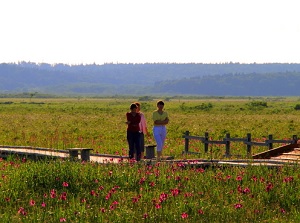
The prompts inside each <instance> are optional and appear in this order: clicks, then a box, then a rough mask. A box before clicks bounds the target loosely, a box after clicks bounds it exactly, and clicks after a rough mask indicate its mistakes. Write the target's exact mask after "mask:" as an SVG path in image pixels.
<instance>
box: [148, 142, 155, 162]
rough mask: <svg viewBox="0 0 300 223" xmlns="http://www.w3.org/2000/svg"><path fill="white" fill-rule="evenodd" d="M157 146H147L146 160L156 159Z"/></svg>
mask: <svg viewBox="0 0 300 223" xmlns="http://www.w3.org/2000/svg"><path fill="white" fill-rule="evenodd" d="M155 147H156V145H155V144H149V145H145V149H146V159H153V158H155Z"/></svg>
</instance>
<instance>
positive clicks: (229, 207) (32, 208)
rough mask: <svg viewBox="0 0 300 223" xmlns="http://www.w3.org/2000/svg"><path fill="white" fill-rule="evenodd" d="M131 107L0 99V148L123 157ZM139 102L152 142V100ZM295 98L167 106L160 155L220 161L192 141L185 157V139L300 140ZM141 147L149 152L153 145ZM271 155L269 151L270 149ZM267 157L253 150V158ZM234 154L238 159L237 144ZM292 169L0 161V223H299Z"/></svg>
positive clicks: (218, 154) (214, 150) (120, 102)
mask: <svg viewBox="0 0 300 223" xmlns="http://www.w3.org/2000/svg"><path fill="white" fill-rule="evenodd" d="M136 100H137V99H121V98H120V99H89V98H88V99H84V98H76V99H75V98H74V99H72V98H71V99H31V100H29V99H1V100H0V124H1V128H0V133H1V134H0V144H2V145H16V146H33V147H44V148H54V149H66V148H71V147H87V148H93V149H94V151H93V152H95V153H100V154H119V155H127V152H128V151H127V142H126V125H125V124H124V122H125V113H126V112H127V111H128V110H129V105H130V103H131V102H133V101H136ZM141 103H142V111H143V112H144V114H145V116H146V119H147V120H148V129H149V131H150V132H151V133H152V122H151V114H152V111H153V110H154V109H155V107H156V106H155V104H156V101H155V100H153V101H145V102H143V101H142V102H141ZM299 103H300V102H299V100H298V98H256V99H251V98H249V99H247V98H246V99H245V98H241V99H224V98H221V99H205V100H204V99H202V100H200V99H199V100H188V99H172V100H165V109H166V110H167V111H168V113H169V116H170V123H169V125H168V126H167V128H168V135H167V140H166V145H165V149H164V155H172V156H174V157H175V158H176V159H181V158H199V157H200V158H214V159H220V158H223V154H224V152H225V148H224V146H222V145H221V146H220V145H213V146H211V147H210V151H211V153H209V154H206V153H204V148H203V144H202V143H200V142H198V141H191V143H190V150H191V151H196V152H199V153H200V155H197V156H195V155H193V156H192V155H191V156H183V155H182V151H183V150H184V139H183V137H182V136H183V134H184V132H185V131H187V130H188V131H190V133H191V135H196V136H203V135H204V132H208V133H209V136H210V138H211V139H213V140H221V139H223V138H224V136H225V134H226V133H230V135H231V137H245V136H246V134H247V133H251V135H252V139H253V141H254V140H255V141H264V140H265V139H266V138H267V137H268V135H269V134H272V135H273V138H274V139H290V138H291V137H292V135H297V136H298V137H299V136H300V126H299V125H300V120H299V119H300V118H299V117H300V116H299V115H300V111H299V110H298V109H299V107H300V106H299ZM147 143H154V139H153V137H149V138H147ZM274 146H276V145H274ZM264 150H266V148H265V147H253V149H252V153H257V152H261V151H264ZM231 152H232V153H233V154H242V155H245V154H246V146H245V145H244V144H241V143H236V144H234V146H233V147H232V149H231ZM298 168H299V167H298V166H297V165H296V166H293V167H288V166H284V167H282V168H276V169H268V168H266V167H247V168H238V167H235V168H225V169H202V168H189V167H187V166H185V165H184V164H182V163H177V164H172V165H166V164H164V163H160V164H155V165H150V166H145V165H143V164H142V163H120V164H117V165H113V164H105V165H104V164H97V163H78V162H70V161H68V160H56V161H50V160H49V161H41V162H34V161H30V160H27V159H22V158H18V157H9V158H8V159H6V160H4V159H1V160H0V171H1V178H0V190H1V193H0V203H1V204H0V205H1V210H0V218H1V221H2V222H299V219H300V214H299V210H298V207H299V203H300V202H299V199H300V194H299V191H300V190H299V189H300V188H299V187H300V186H299V185H300V182H299V181H300V175H299V171H298Z"/></svg>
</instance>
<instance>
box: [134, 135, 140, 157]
mask: <svg viewBox="0 0 300 223" xmlns="http://www.w3.org/2000/svg"><path fill="white" fill-rule="evenodd" d="M140 138H141V134H140V133H139V132H136V133H135V134H134V145H135V154H136V158H135V159H136V161H140V160H141V139H140Z"/></svg>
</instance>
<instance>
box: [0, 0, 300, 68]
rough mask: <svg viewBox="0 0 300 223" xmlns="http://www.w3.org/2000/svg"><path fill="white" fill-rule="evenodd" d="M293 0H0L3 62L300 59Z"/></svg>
mask: <svg viewBox="0 0 300 223" xmlns="http://www.w3.org/2000/svg"><path fill="white" fill-rule="evenodd" d="M299 4H300V2H299V1H298V0H226V1H225V0H0V25H1V26H0V29H1V32H0V63H17V62H21V61H25V62H35V63H50V64H56V63H64V64H93V63H96V64H104V63H228V62H234V63H300V13H299Z"/></svg>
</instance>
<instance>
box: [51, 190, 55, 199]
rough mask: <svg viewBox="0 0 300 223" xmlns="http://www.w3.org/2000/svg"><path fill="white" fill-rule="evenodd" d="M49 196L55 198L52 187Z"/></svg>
mask: <svg viewBox="0 0 300 223" xmlns="http://www.w3.org/2000/svg"><path fill="white" fill-rule="evenodd" d="M50 197H51V198H56V191H55V190H54V189H52V190H51V191H50Z"/></svg>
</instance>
